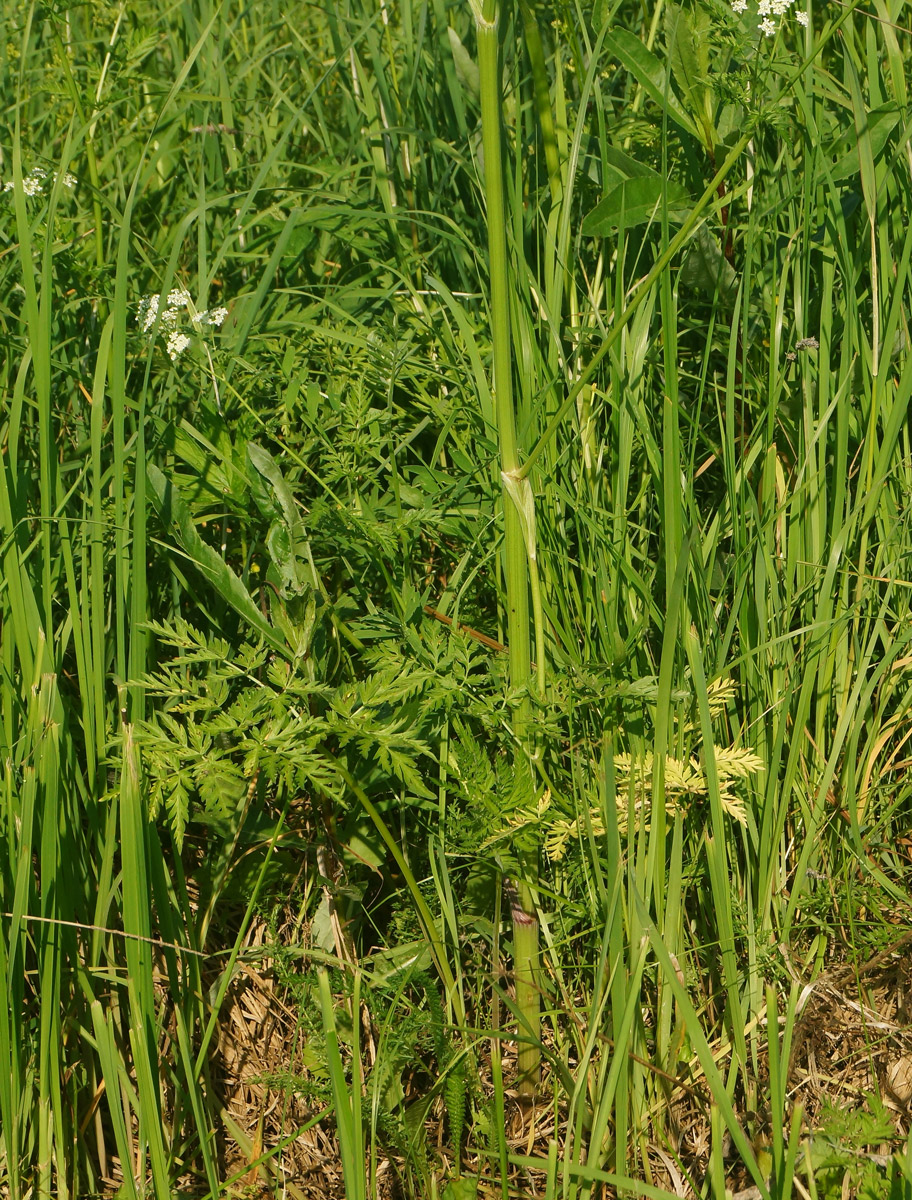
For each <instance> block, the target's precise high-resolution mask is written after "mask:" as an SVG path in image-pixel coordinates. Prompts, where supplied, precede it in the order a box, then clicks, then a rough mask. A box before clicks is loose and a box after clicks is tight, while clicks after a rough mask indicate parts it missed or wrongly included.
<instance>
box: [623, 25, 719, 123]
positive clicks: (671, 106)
mask: <svg viewBox="0 0 912 1200" xmlns="http://www.w3.org/2000/svg"><path fill="white" fill-rule="evenodd" d="M605 49H606V51H607V52H608V53H609V54H610V55H612V57H614V58H616V59H617V60H618V62H619V63H620V64H621V66H622V67H624V69H625V70H627V71H629V72H630V74H631V75H632V76H633V77H634V79H635V80H636V81H637V83H638V84H639V85H640V86H641V87H642V89H643V91H644V92H645V93H646V94H647V96H649V98H650V99H651V100H653V101H654V102H655V103H656V104H658V106H659V107H660V108H663V109H667V111H668V116H669V118H670V119H671V120H672V121H674V122H675V123H676V124H678V125H680V127H681V128H682V129H684V130H686V131H687V133H689V134H691V135H692V136H693V137H695V138H697V139H699V140H702V139H701V138H700V135H699V133H698V132H697V127H696V125H694V123H693V121H692V120H691V118H690V116H689V115H688V113H687V112H686V111H685V109H684V108H683V106H682V105H681V102H680V100H679V99H678V98H677V96H676V95H675V94H674V92H672V90H671V88H670V87H669V86H668V76H667V73H666V71H665V68H664V66H663V65H662V63H661V62H660V61H659V59H658V58H657V57H656V56H655V55H654V54H653V53H652V51H651V50H647V49H646V47H645V46H644V45H643V43H642V42H641V41H640V39H639V38H638V37H636V36H635V35H634V34H632V33H629V32H628V31H627V30H626V29H616V30H615V31H614V33H609V34H606V35H605Z"/></svg>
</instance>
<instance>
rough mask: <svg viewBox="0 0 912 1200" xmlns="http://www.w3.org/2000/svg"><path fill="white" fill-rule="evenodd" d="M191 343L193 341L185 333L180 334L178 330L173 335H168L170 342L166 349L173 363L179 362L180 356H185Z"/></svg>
mask: <svg viewBox="0 0 912 1200" xmlns="http://www.w3.org/2000/svg"><path fill="white" fill-rule="evenodd" d="M190 342H191V339H190V338H188V337H187V335H186V334H185V333H180V332H179V331H178V330H176V329H175V330H174V332H173V333H169V334H168V341H167V343H166V345H165V348H166V350H167V351H168V355H169V357H170V359H171V361H172V362H176V361H177V359H178V358H179V357H180V355H181V354H183V352H184V351H185V350H186V349H187V347H188V346H189V345H190Z"/></svg>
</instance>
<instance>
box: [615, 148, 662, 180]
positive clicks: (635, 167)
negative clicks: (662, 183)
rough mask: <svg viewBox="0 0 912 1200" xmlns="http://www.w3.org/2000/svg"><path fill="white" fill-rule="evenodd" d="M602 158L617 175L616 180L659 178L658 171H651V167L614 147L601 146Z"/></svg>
mask: <svg viewBox="0 0 912 1200" xmlns="http://www.w3.org/2000/svg"><path fill="white" fill-rule="evenodd" d="M602 158H603V159H604V160H605V162H606V163H607V164H608V165H609V166H610V167H611V169H612V170H613V171H614V172H616V173H617V177H618V179H636V178H637V177H638V176H643V177H649V178H655V179H658V178H659V177H660V176H659V173H658V171H653V169H652V167H649V166H647V165H646V163H641V162H639V161H638V160H637V159H635V158H631V157H630V155H629V154H625V153H624V151H623V150H618V148H617V147H616V146H611V145H606V146H603V147H602Z"/></svg>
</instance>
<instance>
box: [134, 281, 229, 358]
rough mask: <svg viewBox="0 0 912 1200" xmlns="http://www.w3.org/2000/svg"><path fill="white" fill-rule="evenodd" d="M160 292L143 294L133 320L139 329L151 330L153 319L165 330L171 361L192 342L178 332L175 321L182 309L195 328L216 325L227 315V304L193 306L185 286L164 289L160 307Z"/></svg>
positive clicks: (177, 319)
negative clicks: (198, 307)
mask: <svg viewBox="0 0 912 1200" xmlns="http://www.w3.org/2000/svg"><path fill="white" fill-rule="evenodd" d="M161 301H162V298H161V296H159V295H157V294H156V293H153V294H152V295H150V296H143V298H142V300H140V302H139V307H138V309H137V312H136V323H137V325H138V326H139V327H140V329H141V330H142V331H143V333H151V332H152V330H153V329H154V328H155V326H156V323H157V324H158V327H159V329H160V330H161V331H162V333H166V334H167V339H166V341H165V349H166V350H167V351H168V356H169V357H170V359H171V361H172V362H176V361H177V359H178V358H179V357H180V356H181V355H182V354H183V352H184V351H185V350H186V349H187V348H188V347H189V346H192V344H193V338H191V337H189V336H188V335H187V334H186V333H182V332H181V330H180V329H179V328H178V323H179V321H180V319H181V316H182V314H183V313H184V311H188V315H189V317H190V321H191V323H192V324H193V325H194V326H195V327H196V328H197V329H202V328H203V327H205V326H209V327H213V326H214V327H215V328H218V327H219V326H220V325H221V324H222V322H223V321H224V320H225V318H226V317H227V316H228V309H227V308H222V307H220V308H212V309H205V310H204V311H203V312H200V313H198V312H195V311H194V310H193V305H192V301H191V299H190V293H189V292H188V291H187V289H186V288H181V287H177V288H172V289H171V291H170V292H169V293H168V295H167V297H166V300H165V306H164V308H162V303H161Z"/></svg>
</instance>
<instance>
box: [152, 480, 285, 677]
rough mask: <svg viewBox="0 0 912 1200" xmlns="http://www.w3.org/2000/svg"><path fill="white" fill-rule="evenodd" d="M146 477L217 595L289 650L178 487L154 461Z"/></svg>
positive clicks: (282, 650)
mask: <svg viewBox="0 0 912 1200" xmlns="http://www.w3.org/2000/svg"><path fill="white" fill-rule="evenodd" d="M146 477H147V478H148V481H149V485H150V488H151V494H152V499H153V502H154V503H155V507H156V508H157V509H158V511H159V513H160V514H161V518H162V520H163V521H164V523H165V524H166V525H167V526H169V527H170V528H171V529H172V530H173V532H174V534H175V536H176V537H177V539H178V541H179V542H180V544H181V546H182V548H183V550H184V552H185V553H186V555H187V557H188V558H189V559H190V560H191V562H192V563H193V564H194V566H195V567H196V568H197V570H198V571H200V573H201V574H202V575H203V576H205V578H206V579H207V580H208V582H209V583H210V584H211V585H212V587H213V588H215V590H216V592H218V594H219V596H221V598H222V599H223V600H224V601H225V603H226V604H230V605H231V607H232V608H233V609H234V610H235V612H236V613H238V614H239V615H240V616H242V617H243V618H244V620H245V621H247V622H248V623H249V624H250V625H252V626H253V628H254V629H255V630H256V631H257V632H258V633H260V634H262V636H263V638H264V639H265V640H266V641H267V642H268V643H269V645H270V646H272V648H273V649H274V650H277V651H278V652H279V653H280V654H282V655H287V654H288V647H287V646H286V644H285V641H284V639H283V638H282V637H281V636H280V635H279V634H278V632H277V631H276V630H275V629H274V628H273V627H272V625H270V624H269V622H268V621H267V620H266V618H265V617H264V616H263V614H262V613H261V612H260V610H259V609H258V608H257V606H256V604H255V603H254V601H253V597H252V596H251V595H250V593H249V592H248V591H247V589H246V588H245V587H244V585H243V583H242V582H241V581H240V579H238V577H237V575H235V573H234V572H233V571H232V570H231V568H230V567H229V566H228V564H227V563H226V562H225V560H224V559H223V558H222V557H221V555H220V554H217V553H216V551H215V550H214V549H213V548H212V547H211V546H210V545H208V544H207V543H206V542H204V541H203V539H202V538H201V537H200V535H199V534H198V533H197V530H196V525H195V524H194V523H193V517H192V516H191V513H190V509H189V508H188V507H187V504H186V503H185V501H184V499H183V497H182V496H181V494H180V492H179V490H178V489H177V487H176V486H175V485H174V484H173V483H172V482H171V480H170V479H167V478H166V477H165V475H164V474H163V473H162V472H161V471H160V470H159V469H158V467H157V466H156V465H155V464H154V463H148V464H147V465H146Z"/></svg>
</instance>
